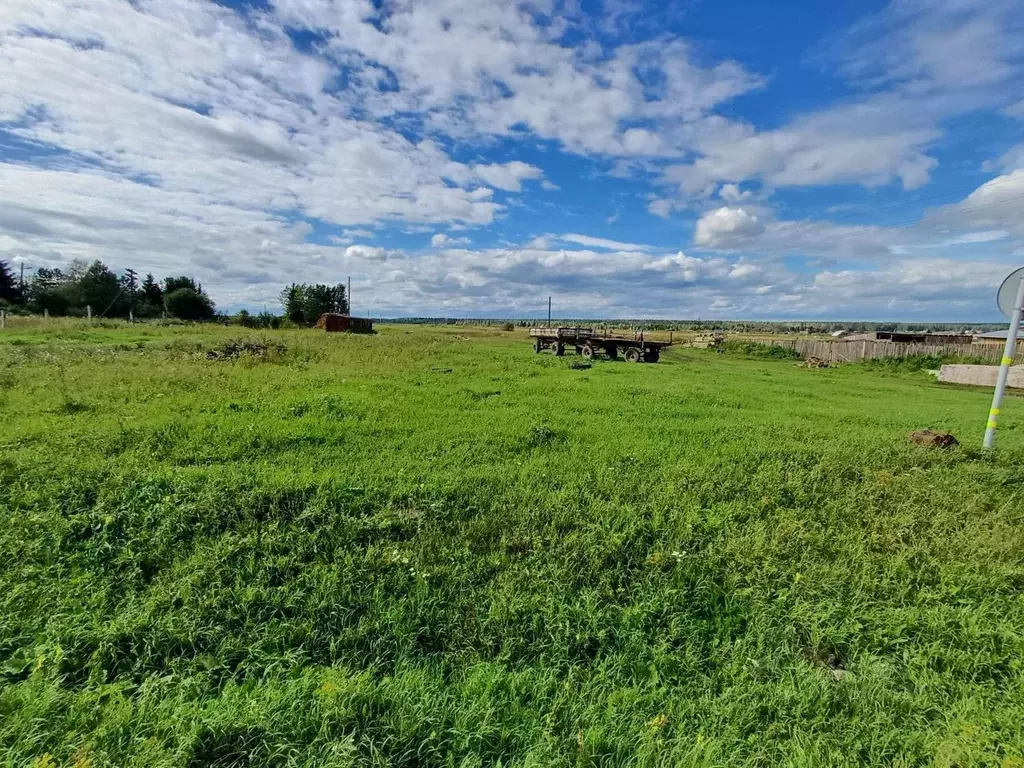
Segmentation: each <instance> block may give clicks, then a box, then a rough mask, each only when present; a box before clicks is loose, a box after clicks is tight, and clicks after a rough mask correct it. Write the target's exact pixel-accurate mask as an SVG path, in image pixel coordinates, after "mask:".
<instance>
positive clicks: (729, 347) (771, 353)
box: [722, 339, 800, 360]
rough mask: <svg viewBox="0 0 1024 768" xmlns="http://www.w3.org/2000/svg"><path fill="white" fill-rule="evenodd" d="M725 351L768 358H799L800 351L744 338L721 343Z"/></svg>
mask: <svg viewBox="0 0 1024 768" xmlns="http://www.w3.org/2000/svg"><path fill="white" fill-rule="evenodd" d="M722 346H723V348H724V349H725V351H726V352H731V353H736V354H740V355H746V356H747V357H760V358H768V359H771V360H799V359H800V353H799V352H797V351H796V350H795V349H791V348H789V347H779V346H776V345H774V344H770V345H769V344H761V343H759V342H756V341H747V340H745V339H732V340H731V341H727V342H725V344H723V345H722Z"/></svg>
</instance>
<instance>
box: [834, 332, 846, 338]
mask: <svg viewBox="0 0 1024 768" xmlns="http://www.w3.org/2000/svg"><path fill="white" fill-rule="evenodd" d="M849 335H850V332H849V331H832V338H833V339H845V338H846V337H847V336H849Z"/></svg>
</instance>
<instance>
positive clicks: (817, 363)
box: [797, 357, 832, 368]
mask: <svg viewBox="0 0 1024 768" xmlns="http://www.w3.org/2000/svg"><path fill="white" fill-rule="evenodd" d="M797 367H798V368H831V367H832V366H831V365H830V364H829V362H828V361H827V360H822V359H821V358H820V357H808V358H807V359H806V360H804V361H802V362H799V363H797Z"/></svg>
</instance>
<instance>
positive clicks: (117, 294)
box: [73, 261, 130, 317]
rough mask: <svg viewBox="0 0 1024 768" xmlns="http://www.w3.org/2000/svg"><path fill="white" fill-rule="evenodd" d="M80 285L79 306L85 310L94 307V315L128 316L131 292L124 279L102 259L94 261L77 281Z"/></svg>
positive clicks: (78, 308) (79, 308) (81, 309)
mask: <svg viewBox="0 0 1024 768" xmlns="http://www.w3.org/2000/svg"><path fill="white" fill-rule="evenodd" d="M75 282H76V283H77V285H78V296H77V297H76V299H77V302H76V303H78V306H76V307H73V308H74V309H77V310H79V311H84V310H85V307H86V306H90V307H92V311H93V314H94V315H103V316H104V317H127V316H128V305H129V302H130V294H129V292H128V289H127V288H126V287H125V283H124V281H122V280H120V279H119V278H118V277H117V275H115V274H114V273H113V272H112V271H111V270H110V268H109V267H108V266H107V265H106V264H104V263H103V262H102V261H94V262H93V263H92V264H90V265H89V266H88V267H86V268H85V270H84V271H82V272H81V275H80V277H79V278H78V279H77V281H75Z"/></svg>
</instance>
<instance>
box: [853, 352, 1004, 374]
mask: <svg viewBox="0 0 1024 768" xmlns="http://www.w3.org/2000/svg"><path fill="white" fill-rule="evenodd" d="M948 363H957V364H958V365H993V362H992V361H991V360H988V359H986V358H984V357H960V356H957V355H907V356H905V357H878V358H875V359H873V360H862V361H861V365H863V366H864V367H865V368H866V369H868V370H871V371H892V372H893V373H912V372H914V371H933V370H935V369H937V368H941V367H942V366H943V365H946V364H948Z"/></svg>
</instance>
